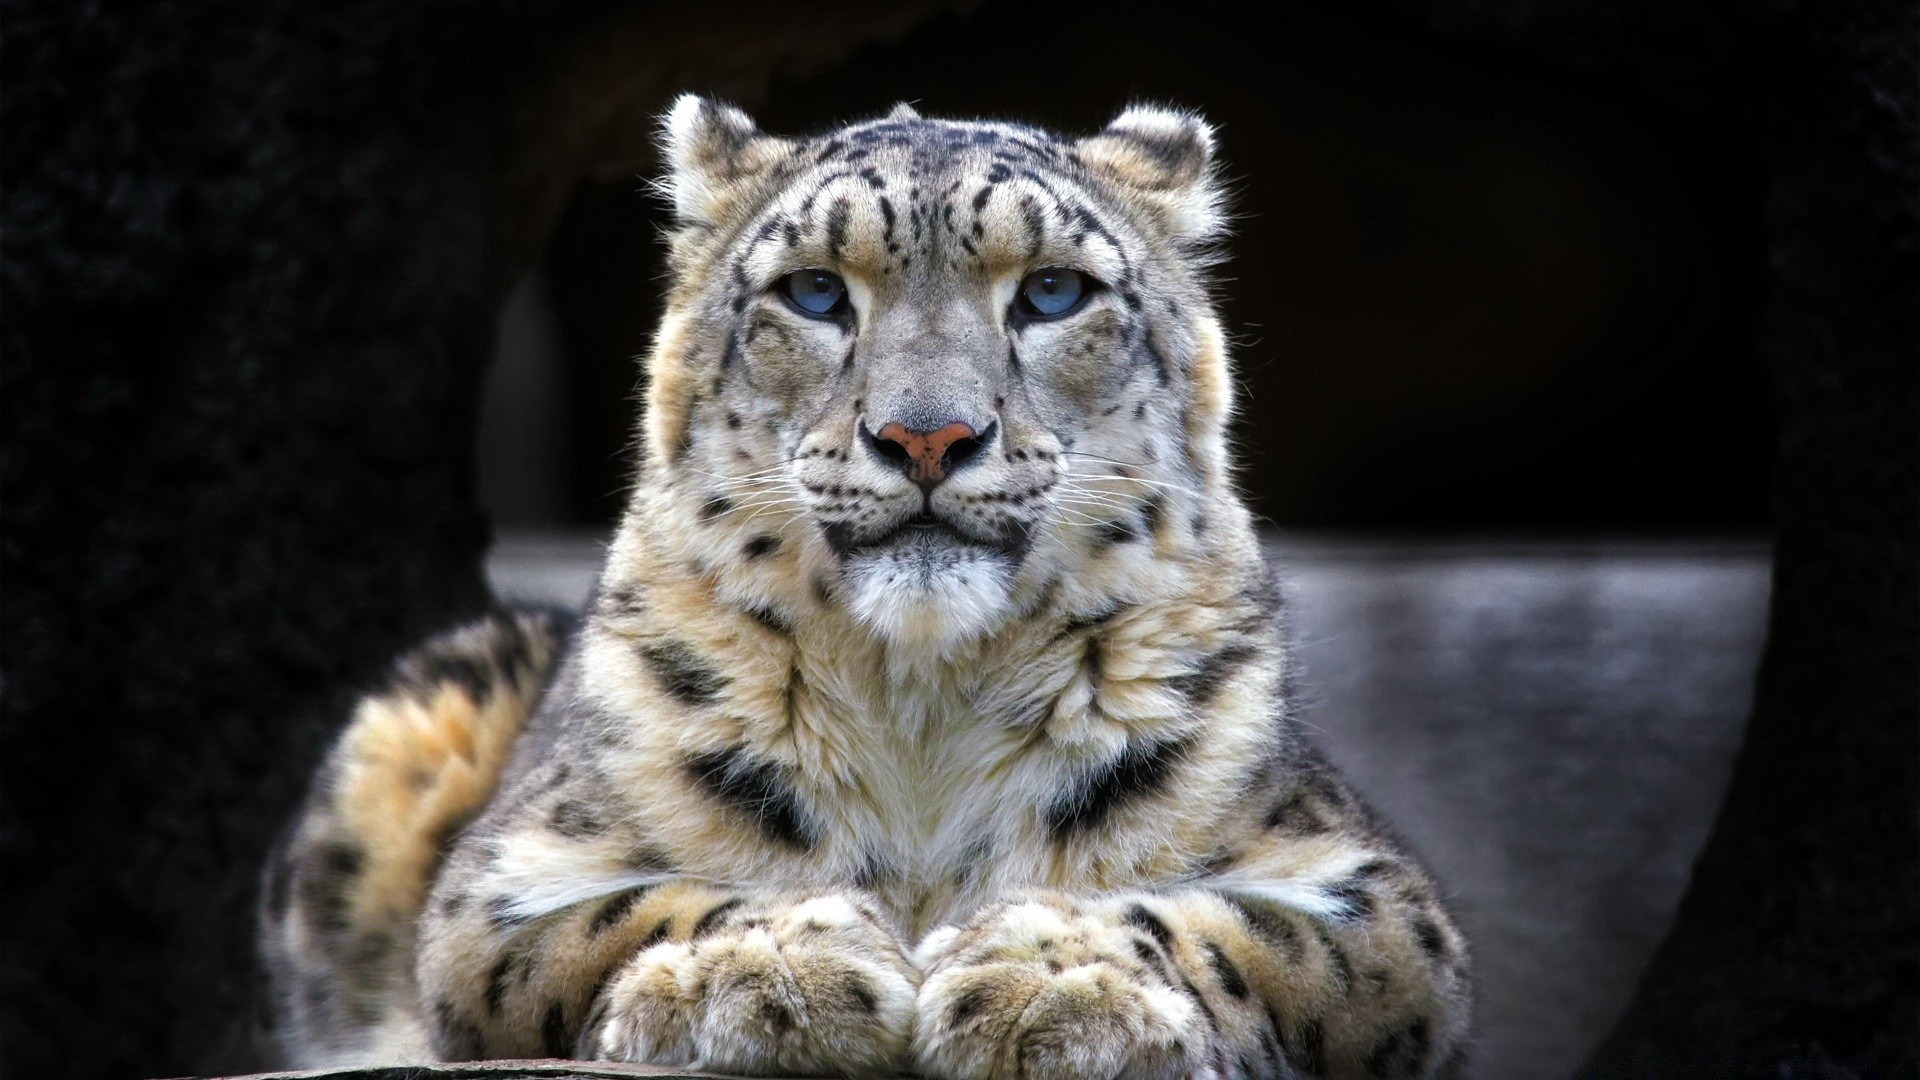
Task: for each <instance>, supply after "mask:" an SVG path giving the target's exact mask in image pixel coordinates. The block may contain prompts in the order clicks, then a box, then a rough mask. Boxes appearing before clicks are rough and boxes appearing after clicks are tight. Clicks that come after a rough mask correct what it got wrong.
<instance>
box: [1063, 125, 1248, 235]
mask: <svg viewBox="0 0 1920 1080" xmlns="http://www.w3.org/2000/svg"><path fill="white" fill-rule="evenodd" d="M1077 149H1078V150H1079V153H1080V157H1081V160H1083V161H1085V162H1086V163H1087V165H1088V166H1089V167H1090V168H1092V169H1093V170H1094V171H1095V172H1097V173H1100V174H1102V175H1104V176H1105V177H1106V178H1107V179H1109V180H1113V181H1116V182H1117V183H1118V184H1119V185H1120V189H1121V190H1122V191H1124V192H1126V193H1128V194H1129V195H1130V196H1131V198H1130V199H1129V201H1131V202H1134V203H1136V204H1138V205H1139V206H1141V207H1143V208H1146V209H1148V210H1150V211H1152V212H1153V214H1154V215H1155V216H1156V217H1158V218H1159V219H1160V220H1161V221H1162V223H1163V224H1164V225H1165V227H1166V228H1167V230H1168V232H1169V233H1171V234H1172V236H1173V237H1174V239H1176V240H1180V241H1183V242H1193V243H1205V242H1207V241H1209V240H1211V239H1213V238H1215V237H1216V236H1218V235H1219V233H1220V232H1221V230H1222V229H1223V228H1224V226H1225V224H1226V218H1225V215H1224V214H1223V213H1222V211H1221V203H1222V201H1223V197H1222V193H1221V190H1220V184H1219V182H1218V180H1217V179H1216V177H1215V171H1216V165H1215V162H1214V134H1213V125H1211V124H1209V123H1207V122H1206V121H1205V120H1203V119H1201V118H1200V115H1199V114H1198V113H1194V112H1190V111H1187V110H1185V109H1176V108H1169V107H1167V106H1162V105H1134V106H1131V107H1129V108H1127V109H1126V110H1124V111H1122V112H1121V113H1120V115H1119V116H1116V117H1114V118H1113V123H1111V124H1108V125H1107V127H1106V129H1105V130H1104V131H1101V132H1100V133H1099V134H1097V135H1092V136H1089V137H1087V138H1085V139H1081V140H1080V142H1079V145H1078V147H1077Z"/></svg>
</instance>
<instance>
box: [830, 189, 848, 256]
mask: <svg viewBox="0 0 1920 1080" xmlns="http://www.w3.org/2000/svg"><path fill="white" fill-rule="evenodd" d="M846 246H847V199H846V196H844V195H843V196H841V197H840V198H838V199H835V200H833V206H832V208H831V209H829V210H828V211H827V255H828V256H829V257H831V258H834V259H838V258H839V257H840V249H841V248H844V247H846Z"/></svg>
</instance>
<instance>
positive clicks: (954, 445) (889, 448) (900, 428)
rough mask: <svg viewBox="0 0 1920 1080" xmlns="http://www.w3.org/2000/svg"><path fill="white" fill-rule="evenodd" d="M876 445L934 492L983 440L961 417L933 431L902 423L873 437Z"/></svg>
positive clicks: (927, 489) (919, 483) (890, 426)
mask: <svg viewBox="0 0 1920 1080" xmlns="http://www.w3.org/2000/svg"><path fill="white" fill-rule="evenodd" d="M873 441H874V447H875V449H877V450H879V451H880V452H881V454H882V455H883V456H885V457H887V458H890V459H892V460H894V461H895V462H897V463H899V464H900V465H902V466H903V467H904V468H905V471H906V474H907V479H909V480H912V481H913V482H914V483H916V484H918V485H920V490H922V491H932V490H933V489H934V487H935V486H936V485H938V484H939V483H940V482H941V481H942V480H945V479H946V478H947V473H948V472H950V471H951V470H952V469H953V467H954V466H956V465H959V464H961V463H963V462H964V461H965V460H966V459H967V458H969V457H972V456H973V452H974V451H975V450H977V449H978V448H979V444H980V440H979V437H978V436H977V435H976V433H975V432H974V430H973V428H972V427H970V426H968V425H967V424H963V423H961V422H960V421H958V420H955V421H954V422H953V423H951V424H948V425H946V426H945V427H942V428H938V429H936V430H933V431H914V430H913V429H911V428H909V427H907V426H906V425H905V424H901V423H898V422H895V423H891V424H887V425H885V426H884V427H882V428H881V429H880V430H879V431H877V432H875V433H874V436H873Z"/></svg>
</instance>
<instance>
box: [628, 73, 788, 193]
mask: <svg viewBox="0 0 1920 1080" xmlns="http://www.w3.org/2000/svg"><path fill="white" fill-rule="evenodd" d="M660 126H661V133H660V149H661V156H663V157H664V158H665V159H666V162H667V175H666V176H665V177H664V178H663V179H662V180H661V182H660V186H661V187H662V188H664V189H665V190H666V192H667V194H668V195H669V196H671V197H672V199H673V210H674V214H675V216H677V217H678V218H679V219H680V221H681V223H682V224H706V225H713V224H718V223H719V222H721V221H724V220H726V218H727V216H728V213H729V211H731V210H732V209H734V208H736V207H738V206H741V205H743V204H744V203H745V201H746V199H745V197H746V196H748V195H751V194H752V193H754V192H755V191H756V190H757V189H758V188H759V186H760V184H761V183H763V182H764V181H765V180H766V178H767V177H768V175H769V174H771V173H772V171H773V168H774V166H775V165H778V164H779V163H780V162H781V161H782V160H784V159H785V158H786V157H787V155H788V154H790V153H792V151H793V144H792V143H791V142H788V141H787V140H785V139H776V138H774V137H773V136H771V135H767V134H764V133H762V132H761V130H760V129H759V127H757V126H756V125H755V124H754V122H753V118H752V117H750V116H748V115H747V114H746V113H743V112H741V111H740V110H739V109H736V108H734V107H733V106H732V105H728V104H726V103H725V102H720V101H713V100H710V99H708V98H703V97H701V96H700V95H698V94H682V95H680V97H679V98H678V99H677V100H675V101H674V103H673V107H672V108H671V109H669V110H667V115H666V116H665V117H664V118H663V119H662V121H661V125H660Z"/></svg>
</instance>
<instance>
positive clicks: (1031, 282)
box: [1019, 266, 1090, 319]
mask: <svg viewBox="0 0 1920 1080" xmlns="http://www.w3.org/2000/svg"><path fill="white" fill-rule="evenodd" d="M1089 291H1090V290H1088V288H1087V276H1086V275H1085V274H1082V273H1081V272H1080V271H1078V270H1068V269H1067V268H1065V267H1063V266H1049V267H1047V268H1046V269H1044V270H1035V271H1034V272H1033V273H1031V274H1028V275H1027V276H1026V278H1025V279H1024V280H1022V281H1021V282H1020V295H1019V304H1020V307H1021V309H1022V310H1023V311H1025V312H1026V313H1027V315H1029V316H1030V317H1032V318H1036V319H1057V318H1059V317H1061V316H1062V315H1070V314H1072V313H1073V312H1074V310H1076V309H1077V308H1079V306H1080V302H1081V301H1082V300H1084V299H1086V297H1087V293H1088V292H1089Z"/></svg>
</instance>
